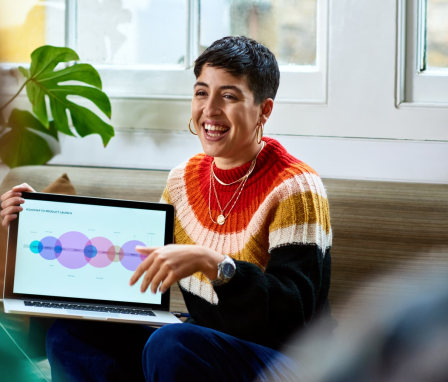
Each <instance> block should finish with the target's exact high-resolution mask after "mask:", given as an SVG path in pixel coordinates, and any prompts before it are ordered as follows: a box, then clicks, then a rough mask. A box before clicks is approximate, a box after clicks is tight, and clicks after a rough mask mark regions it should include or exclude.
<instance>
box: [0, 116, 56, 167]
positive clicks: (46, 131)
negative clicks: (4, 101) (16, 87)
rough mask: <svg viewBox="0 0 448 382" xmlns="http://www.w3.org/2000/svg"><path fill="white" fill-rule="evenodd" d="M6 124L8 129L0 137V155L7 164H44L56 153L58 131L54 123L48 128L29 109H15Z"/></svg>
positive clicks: (13, 165)
mask: <svg viewBox="0 0 448 382" xmlns="http://www.w3.org/2000/svg"><path fill="white" fill-rule="evenodd" d="M6 126H7V127H8V128H9V129H7V130H8V131H7V132H6V133H4V134H2V135H1V137H0V148H1V150H0V157H1V159H2V161H3V163H5V164H6V165H7V166H9V167H11V168H13V167H17V166H25V165H29V164H44V163H46V162H48V161H49V160H50V159H51V158H52V157H53V156H54V155H55V153H56V152H55V151H56V149H57V148H58V144H57V139H58V135H57V134H58V133H57V130H56V129H55V127H54V124H53V123H51V124H50V125H49V128H47V127H45V126H44V125H43V124H42V123H41V122H40V121H39V120H38V119H37V118H36V117H35V116H34V115H33V114H31V113H30V112H29V111H24V110H18V109H14V110H13V111H12V112H11V115H10V116H9V120H8V122H7V124H6ZM49 141H53V142H52V143H53V144H52V145H50V144H49Z"/></svg>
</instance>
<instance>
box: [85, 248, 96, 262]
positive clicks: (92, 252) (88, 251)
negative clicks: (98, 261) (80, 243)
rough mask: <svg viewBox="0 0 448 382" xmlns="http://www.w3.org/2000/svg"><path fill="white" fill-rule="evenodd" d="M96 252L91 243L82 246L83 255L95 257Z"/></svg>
mask: <svg viewBox="0 0 448 382" xmlns="http://www.w3.org/2000/svg"><path fill="white" fill-rule="evenodd" d="M97 253H98V250H97V249H96V247H95V246H93V245H87V246H86V247H85V248H84V255H85V256H86V257H87V258H89V259H91V258H93V257H95V256H96V254H97Z"/></svg>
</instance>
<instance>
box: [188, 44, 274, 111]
mask: <svg viewBox="0 0 448 382" xmlns="http://www.w3.org/2000/svg"><path fill="white" fill-rule="evenodd" d="M204 65H210V66H214V67H218V68H221V69H224V70H226V71H227V72H228V73H230V74H232V75H233V76H236V77H242V76H246V78H247V82H248V85H249V89H250V90H251V91H252V93H253V94H254V100H255V103H256V104H259V103H261V102H262V101H264V100H265V99H266V98H272V99H274V98H275V95H276V94H277V89H278V85H279V82H280V71H279V69H278V64H277V60H276V58H275V56H274V54H273V53H272V52H271V51H270V50H269V49H268V48H266V47H265V46H264V45H263V44H260V43H259V42H257V41H255V40H253V39H250V38H248V37H244V36H228V37H223V38H221V39H219V40H217V41H215V42H214V43H213V44H212V45H210V46H209V47H208V48H207V49H206V50H205V51H204V52H203V53H202V54H201V55H200V56H199V57H198V58H197V59H196V61H195V63H194V74H195V76H196V78H198V77H199V75H200V74H201V71H202V68H203V67H204Z"/></svg>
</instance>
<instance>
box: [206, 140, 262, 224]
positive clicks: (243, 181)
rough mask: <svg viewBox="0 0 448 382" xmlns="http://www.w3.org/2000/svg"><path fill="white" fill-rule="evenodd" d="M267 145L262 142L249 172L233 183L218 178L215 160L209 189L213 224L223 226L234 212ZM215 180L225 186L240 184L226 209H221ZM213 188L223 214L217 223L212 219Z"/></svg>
mask: <svg viewBox="0 0 448 382" xmlns="http://www.w3.org/2000/svg"><path fill="white" fill-rule="evenodd" d="M265 144H266V143H265V142H264V141H262V145H261V148H260V150H259V151H258V153H257V155H256V156H255V158H254V159H252V162H251V163H250V166H249V169H248V170H247V172H246V173H245V174H244V175H243V176H242V177H241V178H239V179H237V180H235V181H233V182H231V183H225V182H223V181H222V180H221V179H219V178H218V177H217V176H216V174H215V171H214V170H213V166H214V165H215V160H214V159H213V162H212V165H211V167H210V188H209V192H208V213H209V215H210V219H211V220H212V222H213V223H215V224H219V225H223V224H224V223H225V222H226V219H227V218H228V216H229V215H230V212H232V210H233V207H235V204H236V202H237V201H238V199H239V198H240V196H241V193H242V192H243V189H244V186H245V185H246V182H247V179H249V176H250V174H252V171H254V168H255V165H256V164H257V158H258V155H259V154H260V153H261V150H263V148H264V146H265ZM215 180H216V181H217V182H218V183H219V184H221V185H223V186H231V185H232V184H235V183H239V185H238V187H237V188H236V190H235V192H234V193H233V195H232V197H231V198H230V199H229V201H228V202H227V204H226V205H225V206H224V208H222V207H221V203H220V202H219V198H218V192H217V191H216V187H215ZM212 188H213V193H214V195H215V198H216V203H217V204H218V208H219V210H220V211H221V213H220V214H219V215H218V218H217V219H216V221H215V220H214V219H213V217H212V209H211V198H212ZM232 202H233V203H232ZM230 205H231V207H230V209H229V210H228V211H227V213H226V212H225V211H226V210H227V207H229V206H230Z"/></svg>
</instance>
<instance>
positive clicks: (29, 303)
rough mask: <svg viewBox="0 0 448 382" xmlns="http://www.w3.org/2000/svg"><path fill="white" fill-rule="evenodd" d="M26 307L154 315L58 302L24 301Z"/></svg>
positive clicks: (136, 310)
mask: <svg viewBox="0 0 448 382" xmlns="http://www.w3.org/2000/svg"><path fill="white" fill-rule="evenodd" d="M24 302H25V305H27V306H38V307H44V308H56V309H75V310H86V311H92V312H107V313H123V314H134V315H141V316H155V313H154V312H152V311H150V310H144V309H132V308H117V307H112V306H109V307H107V306H95V305H79V304H69V303H60V302H42V301H24Z"/></svg>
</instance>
